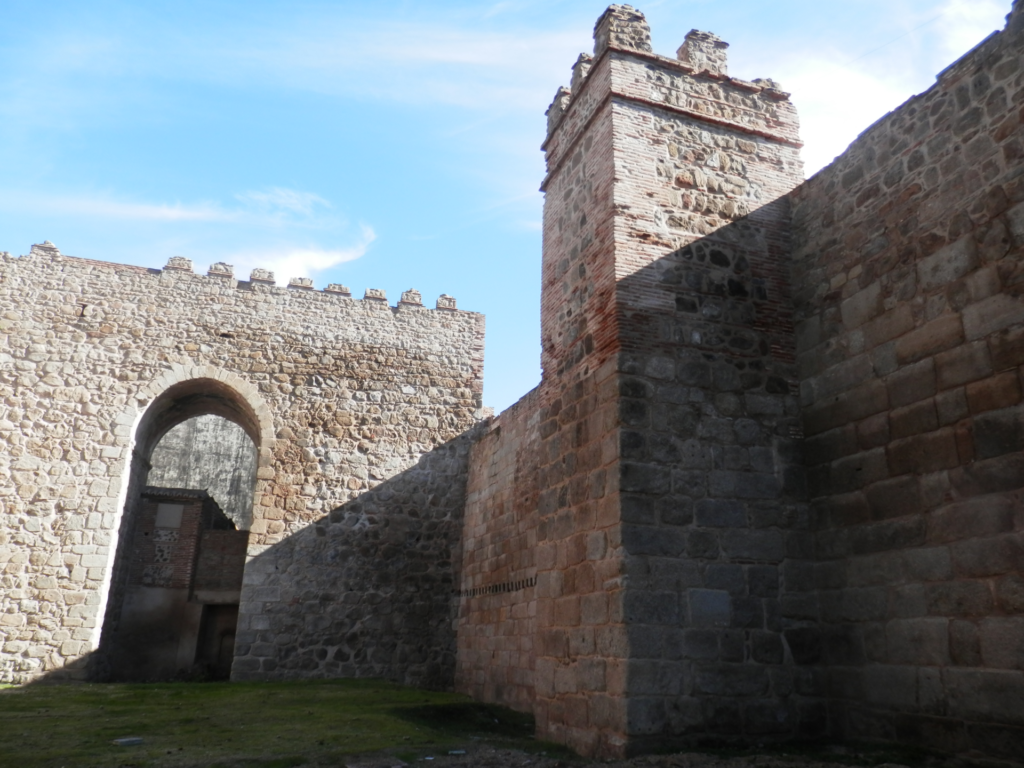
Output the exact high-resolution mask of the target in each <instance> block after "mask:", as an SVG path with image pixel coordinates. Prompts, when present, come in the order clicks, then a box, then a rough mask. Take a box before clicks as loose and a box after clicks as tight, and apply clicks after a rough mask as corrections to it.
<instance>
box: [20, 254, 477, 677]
mask: <svg viewBox="0 0 1024 768" xmlns="http://www.w3.org/2000/svg"><path fill="white" fill-rule="evenodd" d="M253 278H254V279H252V280H250V281H247V282H246V281H238V280H236V279H235V278H234V277H233V276H232V275H231V273H230V269H228V268H226V267H225V266H224V265H215V266H214V268H212V269H211V271H210V274H208V275H205V276H200V275H196V274H194V273H193V271H192V269H191V265H190V264H189V263H188V262H187V260H182V259H174V260H172V262H171V263H170V264H169V265H168V267H167V268H165V269H163V270H155V269H144V268H139V267H131V266H123V265H116V264H108V263H101V262H94V261H87V260H83V259H76V258H71V257H67V256H63V255H61V254H60V253H59V252H58V251H57V250H56V248H54V247H52V246H50V245H45V246H36V247H34V248H33V249H32V252H31V253H30V254H29V255H28V256H23V257H21V258H15V257H12V256H10V255H9V254H6V253H5V254H3V255H2V256H0V307H2V310H0V391H2V392H3V399H2V403H0V439H2V441H3V443H4V449H3V450H2V451H0V477H2V478H3V480H2V482H0V504H2V506H3V515H2V525H0V562H2V567H3V573H2V575H0V579H2V581H0V587H2V589H0V674H2V679H3V680H5V681H17V682H23V681H27V680H30V679H34V678H36V677H38V676H39V675H40V674H42V673H47V672H49V673H56V674H65V675H70V676H73V677H82V676H84V675H86V674H87V671H86V670H85V668H84V667H85V666H86V662H89V663H91V664H93V665H94V671H93V674H95V673H96V672H95V669H96V668H98V669H100V670H102V668H103V665H104V664H105V663H108V662H107V661H104V658H103V657H104V654H103V648H102V647H101V629H102V628H103V624H104V618H105V615H106V617H107V622H108V627H107V629H108V634H109V633H110V632H109V630H116V626H117V619H118V609H119V601H120V600H121V599H123V588H124V582H125V579H126V578H127V576H126V573H125V569H124V568H121V569H120V571H118V563H119V562H121V561H123V560H124V558H123V557H122V558H118V557H117V556H116V555H117V553H118V551H119V550H123V548H124V544H125V542H130V541H131V540H132V519H133V517H134V516H135V515H134V512H135V508H136V506H137V504H138V499H140V498H141V492H142V489H143V487H144V486H145V474H146V471H145V469H146V465H147V462H148V459H149V455H150V453H151V452H152V450H153V447H154V445H155V443H156V442H157V441H158V440H159V438H160V436H162V434H163V433H164V432H166V431H167V430H168V429H170V428H172V427H173V426H175V424H177V423H180V422H181V421H184V420H186V419H188V418H189V417H191V416H196V415H201V414H204V413H213V414H216V415H220V416H225V417H227V418H229V419H231V420H232V421H235V422H236V423H238V424H239V425H240V426H242V427H243V428H244V429H245V430H246V432H247V433H248V435H249V437H250V438H251V439H252V440H253V442H254V443H255V444H256V446H257V449H258V455H259V458H258V464H259V466H258V469H257V481H256V490H255V495H254V502H253V520H252V524H251V527H250V539H249V562H248V564H247V566H246V572H245V582H244V584H243V588H242V596H241V606H240V614H241V615H240V619H239V626H238V635H237V639H238V644H237V646H236V649H235V650H236V659H235V667H236V669H235V672H236V676H238V677H245V676H251V675H264V676H271V677H273V676H282V675H284V676H296V675H298V676H301V675H313V674H330V673H335V674H337V673H344V674H351V675H377V676H380V675H383V676H387V677H391V678H393V679H398V680H406V681H408V682H410V683H415V684H434V685H437V684H440V681H442V680H444V679H450V677H451V671H450V670H451V667H452V665H453V657H454V634H453V630H452V627H451V622H450V618H449V617H448V615H447V612H448V605H449V603H450V593H451V583H452V579H453V578H454V577H453V569H454V563H453V561H452V552H453V551H455V550H456V544H457V539H458V535H459V528H460V525H461V497H460V495H459V489H460V487H461V486H460V484H459V478H460V477H461V476H463V475H464V472H460V471H459V468H458V462H459V461H460V460H461V459H460V457H461V456H462V453H464V451H462V453H460V450H461V449H460V448H459V446H458V444H457V443H456V444H453V443H452V441H457V440H458V439H463V440H464V438H460V435H463V433H465V432H466V431H467V430H468V429H470V428H471V427H472V426H473V424H474V423H476V421H477V420H478V418H479V416H480V411H479V409H480V406H481V404H480V394H481V388H482V363H483V317H482V316H480V315H477V314H473V313H470V312H465V311H462V310H457V309H455V308H454V301H453V300H451V299H450V298H449V297H442V299H441V300H439V306H440V307H441V308H439V309H428V308H426V307H424V306H422V304H421V300H420V298H419V294H418V293H416V292H415V291H410V292H407V293H406V294H404V295H403V300H402V301H401V302H399V303H398V306H396V307H392V306H389V304H388V302H387V300H386V298H384V296H383V293H381V292H371V291H368V292H367V298H365V299H363V300H361V301H360V300H353V299H352V298H350V294H349V293H348V291H347V289H342V287H341V286H331V287H330V288H329V289H328V290H327V291H315V290H311V289H310V288H309V287H307V286H308V284H309V281H302V280H300V281H293V284H292V285H291V286H290V287H289V288H277V287H274V285H273V282H272V280H273V278H272V276H271V275H268V274H267V273H265V272H262V271H257V272H255V273H254V275H253ZM428 455H429V461H428V460H427V459H424V458H423V457H425V456H428ZM403 477H405V478H409V477H415V478H416V480H417V482H416V483H412V482H411V481H408V480H406V481H403ZM403 482H405V483H406V485H405V486H403V485H402V484H403ZM413 485H414V486H415V487H412V486H413ZM403 494H404V495H403ZM374 499H387V500H388V502H389V504H390V506H391V507H393V508H394V509H395V513H394V515H389V516H381V515H380V514H379V513H378V511H377V510H376V508H375V507H374V506H373V503H374V502H373V500H374ZM391 541H394V544H393V549H394V551H388V550H387V548H386V547H385V549H384V556H383V557H382V556H381V552H380V550H381V547H382V546H383V545H385V544H387V543H388V542H391ZM371 542H372V545H373V549H374V554H373V556H372V557H370V558H369V559H368V560H367V561H366V562H365V564H364V565H365V567H356V563H357V562H358V557H357V556H353V557H350V558H348V561H347V562H348V563H349V567H348V568H347V569H345V570H344V572H343V573H342V572H339V569H338V568H337V567H336V566H335V564H336V562H337V559H338V558H339V557H341V556H342V553H343V552H348V548H351V547H356V548H358V547H360V546H362V547H363V548H364V549H369V548H370V547H369V544H370V543H371ZM108 598H109V599H108ZM379 605H387V606H388V609H387V612H386V613H385V612H384V611H383V610H382V609H379V608H377V607H375V606H379ZM442 614H443V615H442ZM381 622H388V625H387V626H382V625H381ZM382 636H384V637H385V638H386V639H385V640H383V641H382V642H376V640H377V639H379V638H380V637H382ZM371 639H373V640H374V641H373V642H371ZM445 670H448V671H445Z"/></svg>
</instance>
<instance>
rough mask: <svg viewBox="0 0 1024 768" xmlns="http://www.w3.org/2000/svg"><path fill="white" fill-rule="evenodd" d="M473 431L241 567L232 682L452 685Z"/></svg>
mask: <svg viewBox="0 0 1024 768" xmlns="http://www.w3.org/2000/svg"><path fill="white" fill-rule="evenodd" d="M480 429H481V428H480V427H474V428H473V429H470V430H469V431H467V432H466V433H464V434H462V435H460V436H459V437H457V438H455V439H453V440H450V441H449V442H447V443H445V444H443V445H440V446H438V447H437V448H435V449H434V450H432V451H431V452H430V453H427V454H425V455H424V456H422V457H421V458H420V460H419V461H418V462H417V464H416V465H415V466H413V467H411V468H410V469H408V470H406V471H404V472H400V473H399V474H397V475H395V476H393V477H391V478H389V479H387V480H385V481H384V482H382V483H380V484H379V485H377V486H376V487H374V488H372V489H371V490H369V491H366V492H364V493H363V494H361V495H360V496H359V497H358V498H357V499H354V500H352V501H350V502H348V503H346V504H343V505H341V506H340V507H338V508H336V509H334V510H333V511H331V512H330V514H328V515H326V516H324V517H322V518H320V519H319V520H316V521H314V522H313V523H312V524H310V525H308V526H306V527H305V528H303V529H302V530H300V531H298V532H296V533H294V534H292V535H291V536H288V537H287V538H285V539H284V540H283V541H281V542H280V543H278V544H275V545H273V546H271V547H269V548H268V549H266V550H265V551H263V552H262V553H260V554H259V555H258V556H256V557H254V558H253V559H252V560H250V561H249V562H248V563H247V565H246V569H245V577H244V583H243V589H242V604H241V606H240V615H239V624H238V636H237V645H236V647H235V661H234V667H233V670H232V679H233V680H254V679H261V680H290V679H300V678H318V677H378V678H384V679H387V680H392V681H394V682H398V683H402V684H406V685H412V686H417V687H424V688H435V689H450V688H451V687H452V686H453V683H454V673H455V620H456V618H457V616H458V598H457V597H456V595H455V592H456V590H457V588H458V580H459V566H460V564H461V558H462V550H461V537H462V523H463V512H464V507H465V494H466V477H467V472H468V459H469V451H470V447H471V445H472V444H473V442H474V441H475V440H476V437H477V434H478V432H479V431H480ZM259 514H260V511H259V510H257V511H256V515H257V517H258V516H259Z"/></svg>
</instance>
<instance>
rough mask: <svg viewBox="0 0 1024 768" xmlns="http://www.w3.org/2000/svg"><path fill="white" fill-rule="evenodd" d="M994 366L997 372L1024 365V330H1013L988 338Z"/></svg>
mask: <svg viewBox="0 0 1024 768" xmlns="http://www.w3.org/2000/svg"><path fill="white" fill-rule="evenodd" d="M988 344H989V349H990V350H991V355H992V365H993V367H994V368H995V369H996V370H997V371H1002V370H1006V369H1007V368H1013V367H1014V366H1018V365H1021V364H1022V363H1024V328H1011V329H1005V330H1002V331H1000V332H999V333H996V334H993V335H992V336H990V337H989V338H988Z"/></svg>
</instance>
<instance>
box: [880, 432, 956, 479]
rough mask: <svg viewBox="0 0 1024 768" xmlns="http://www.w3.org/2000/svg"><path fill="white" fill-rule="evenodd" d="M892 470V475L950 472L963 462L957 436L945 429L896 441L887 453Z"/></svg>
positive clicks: (891, 444)
mask: <svg viewBox="0 0 1024 768" xmlns="http://www.w3.org/2000/svg"><path fill="white" fill-rule="evenodd" d="M887 454H888V460H889V471H890V473H891V474H893V475H902V474H905V473H908V472H914V473H917V474H925V473H927V472H935V471H937V470H941V469H950V468H952V467H955V466H958V465H959V463H960V457H959V453H958V451H957V444H956V436H955V433H954V431H953V429H951V428H949V427H946V428H943V429H940V430H937V431H935V432H929V433H927V434H923V435H917V436H915V437H908V438H905V439H903V440H895V441H893V442H892V443H890V444H889V448H888V450H887Z"/></svg>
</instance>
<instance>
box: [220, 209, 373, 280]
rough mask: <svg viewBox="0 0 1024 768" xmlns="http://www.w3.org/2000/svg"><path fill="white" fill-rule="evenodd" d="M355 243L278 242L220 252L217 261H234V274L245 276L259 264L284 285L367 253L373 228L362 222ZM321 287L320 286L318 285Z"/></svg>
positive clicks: (371, 239) (371, 240) (315, 274)
mask: <svg viewBox="0 0 1024 768" xmlns="http://www.w3.org/2000/svg"><path fill="white" fill-rule="evenodd" d="M359 229H360V234H359V237H358V238H357V239H356V241H355V242H354V243H352V244H351V245H348V246H345V247H335V248H324V247H319V246H313V245H310V246H294V245H284V244H282V245H280V246H273V247H259V248H245V249H239V250H237V251H234V252H229V253H226V254H221V256H220V257H218V258H219V260H222V261H227V262H228V263H231V264H234V265H235V267H236V269H235V274H236V275H238V276H240V277H244V276H245V275H248V273H249V271H250V270H252V269H254V268H256V267H260V268H262V269H269V270H271V271H272V272H273V273H274V279H275V280H276V281H277V283H278V284H279V285H285V284H287V282H288V281H289V280H290V279H291V278H293V277H314V278H315V277H316V276H317V275H319V274H320V273H322V272H324V271H326V270H328V269H332V268H334V267H337V266H338V265H340V264H344V263H346V262H349V261H355V260H356V259H359V258H362V257H363V256H365V255H366V252H367V251H368V250H369V248H370V245H371V243H373V241H374V240H376V239H377V234H376V232H374V231H373V228H372V227H370V226H368V225H366V224H363V225H361V226H360V228H359ZM319 287H321V288H322V287H323V286H319Z"/></svg>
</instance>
